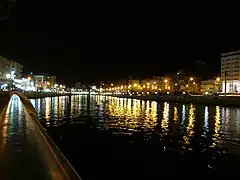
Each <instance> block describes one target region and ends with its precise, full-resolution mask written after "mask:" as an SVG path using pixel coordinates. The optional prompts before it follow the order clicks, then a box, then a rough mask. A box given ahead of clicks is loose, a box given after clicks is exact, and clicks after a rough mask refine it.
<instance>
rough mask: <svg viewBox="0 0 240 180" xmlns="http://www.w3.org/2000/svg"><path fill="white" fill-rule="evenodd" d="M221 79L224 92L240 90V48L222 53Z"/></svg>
mask: <svg viewBox="0 0 240 180" xmlns="http://www.w3.org/2000/svg"><path fill="white" fill-rule="evenodd" d="M221 80H222V91H223V92H224V93H238V92H240V50H239V51H234V52H229V53H223V54H221Z"/></svg>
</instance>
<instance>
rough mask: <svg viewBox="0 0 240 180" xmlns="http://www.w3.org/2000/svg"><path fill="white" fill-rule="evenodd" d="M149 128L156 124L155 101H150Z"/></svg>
mask: <svg viewBox="0 0 240 180" xmlns="http://www.w3.org/2000/svg"><path fill="white" fill-rule="evenodd" d="M150 125H151V128H153V127H155V126H156V125H157V102H156V101H152V103H151V124H150Z"/></svg>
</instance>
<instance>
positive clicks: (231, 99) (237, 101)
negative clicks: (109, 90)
mask: <svg viewBox="0 0 240 180" xmlns="http://www.w3.org/2000/svg"><path fill="white" fill-rule="evenodd" d="M111 96H114V97H120V98H132V99H140V100H150V101H165V102H166V101H167V102H176V103H184V104H185V103H201V104H210V105H211V104H212V105H226V106H240V96H173V95H165V96H158V95H145V96H137V95H111Z"/></svg>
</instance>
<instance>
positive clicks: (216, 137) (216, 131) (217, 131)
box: [212, 106, 221, 147]
mask: <svg viewBox="0 0 240 180" xmlns="http://www.w3.org/2000/svg"><path fill="white" fill-rule="evenodd" d="M214 125H215V128H214V134H213V137H212V140H213V143H212V147H215V146H216V145H217V144H218V143H219V142H220V139H219V138H220V130H221V110H220V107H219V106H216V115H215V124H214Z"/></svg>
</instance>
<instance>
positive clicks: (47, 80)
mask: <svg viewBox="0 0 240 180" xmlns="http://www.w3.org/2000/svg"><path fill="white" fill-rule="evenodd" d="M28 78H29V79H30V80H31V81H32V82H33V84H34V86H36V88H37V89H38V90H44V89H53V88H54V85H55V84H56V76H51V75H49V74H37V75H35V74H30V75H29V76H28Z"/></svg>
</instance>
